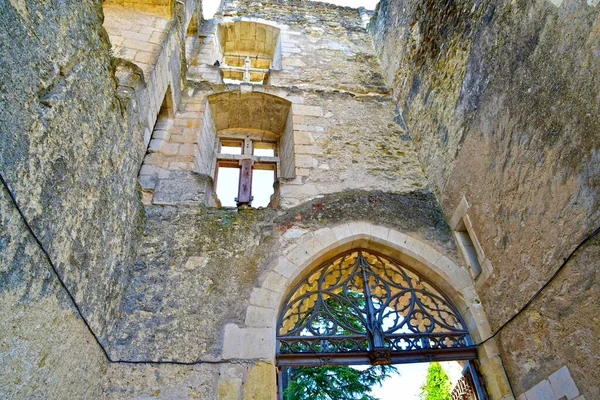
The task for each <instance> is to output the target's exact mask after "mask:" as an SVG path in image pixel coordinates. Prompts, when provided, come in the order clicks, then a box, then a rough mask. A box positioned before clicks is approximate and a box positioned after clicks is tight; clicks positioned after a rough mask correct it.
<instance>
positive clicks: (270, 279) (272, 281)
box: [262, 272, 288, 293]
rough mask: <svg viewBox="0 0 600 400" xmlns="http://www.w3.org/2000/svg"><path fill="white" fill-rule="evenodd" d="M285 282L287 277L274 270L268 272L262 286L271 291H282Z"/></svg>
mask: <svg viewBox="0 0 600 400" xmlns="http://www.w3.org/2000/svg"><path fill="white" fill-rule="evenodd" d="M287 283H288V279H287V278H286V277H284V276H282V275H279V274H278V273H275V272H269V273H268V274H267V277H266V278H265V281H264V282H263V284H262V288H263V289H267V290H270V291H272V292H277V293H283V291H284V290H285V287H286V285H287Z"/></svg>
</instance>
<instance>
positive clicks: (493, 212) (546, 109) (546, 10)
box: [370, 0, 600, 398]
mask: <svg viewBox="0 0 600 400" xmlns="http://www.w3.org/2000/svg"><path fill="white" fill-rule="evenodd" d="M596 4H597V3H596V2H591V1H588V2H587V3H586V2H583V1H567V2H561V1H558V2H549V1H541V0H540V1H535V2H525V1H516V2H509V1H481V2H476V3H472V2H453V3H445V2H441V1H436V0H431V1H425V2H412V1H403V0H391V1H383V2H382V3H380V6H379V8H378V10H377V12H376V16H375V19H374V20H373V21H372V24H371V26H370V29H371V32H372V34H373V37H374V41H375V46H376V49H377V54H378V56H379V58H380V60H381V62H382V66H383V69H384V71H385V72H384V75H385V76H386V80H387V82H388V84H389V85H390V86H391V87H392V88H393V93H394V94H393V96H394V99H395V100H396V102H397V104H398V107H399V108H400V109H401V111H402V116H403V119H404V121H405V123H406V126H407V129H408V132H409V134H410V137H411V138H412V139H413V140H414V142H415V145H416V147H417V152H418V153H419V158H420V160H421V162H422V165H423V167H424V169H425V171H426V174H427V176H428V180H429V182H430V184H431V186H432V189H433V190H434V192H435V193H436V196H437V198H438V200H439V201H440V203H441V206H442V208H443V210H444V213H445V214H446V216H447V220H448V221H450V219H451V218H452V216H453V215H454V213H455V210H456V209H457V207H458V205H459V203H460V201H461V199H462V198H463V196H464V197H465V199H466V201H467V204H468V211H467V215H468V216H469V218H470V220H471V222H472V226H473V229H474V232H475V234H476V236H477V239H478V241H479V242H480V243H481V247H482V254H484V258H485V259H487V261H486V263H485V264H486V265H485V266H484V269H485V272H484V273H482V274H481V275H480V276H479V277H478V278H477V280H476V285H477V286H478V292H479V295H480V296H481V298H482V300H483V304H484V306H485V308H486V310H487V311H488V315H489V318H490V322H491V325H492V329H493V330H496V329H498V328H499V327H500V326H501V325H502V324H503V323H504V321H506V320H507V319H508V318H510V317H511V316H512V315H513V314H514V313H515V312H516V311H517V310H518V309H519V308H520V307H521V306H522V305H523V304H524V303H525V302H526V301H527V300H528V299H529V298H530V297H531V296H532V295H533V294H534V293H535V292H536V291H537V290H538V289H539V288H540V287H541V286H542V284H544V282H546V281H547V279H549V278H550V276H552V274H553V273H554V271H556V269H557V268H558V267H559V266H560V265H561V263H562V261H563V259H564V258H565V257H567V256H568V255H569V253H570V252H571V251H572V250H573V249H574V248H575V246H577V245H578V244H579V243H580V242H581V241H582V240H583V239H584V238H585V237H586V235H587V234H589V233H590V232H591V231H592V230H593V229H594V228H595V227H597V226H598V224H599V221H600V187H599V186H598V182H599V175H600V169H599V168H598V148H599V147H600V136H599V135H598V134H597V132H598V131H599V129H600V126H599V122H598V119H597V118H595V115H597V114H598V112H599V111H600V98H599V97H598V94H597V92H598V87H599V83H598V76H600V70H599V68H600V67H599V65H600V64H599V62H598V61H599V58H598V57H599V54H600V53H599V50H600V34H599V32H600V30H599V29H600V25H599V24H600V19H599V18H598V15H599V10H598V8H597V7H596ZM557 5H558V6H559V7H557ZM590 251H592V250H591V249H590V250H582V254H580V255H579V256H578V257H581V259H583V258H584V256H583V253H585V252H590ZM577 259H578V260H579V259H580V258H577ZM586 259H587V260H589V261H588V265H582V264H581V261H579V262H576V261H573V263H576V264H574V265H572V266H571V264H570V266H569V267H568V268H567V269H565V270H564V271H563V272H562V273H561V274H560V275H559V276H558V277H557V279H556V281H555V282H554V283H553V285H554V286H551V288H550V289H549V290H547V291H546V293H545V294H544V295H543V296H541V297H540V298H538V299H537V300H536V302H535V304H534V306H533V307H532V308H531V309H529V310H528V311H526V312H525V313H524V314H522V315H521V316H520V317H519V318H518V319H517V320H516V321H514V322H513V323H512V325H511V326H509V328H507V329H506V331H505V332H504V333H502V334H501V335H500V342H501V345H502V348H503V350H504V352H503V354H504V359H505V361H506V363H507V368H508V372H509V375H510V378H511V381H512V384H513V387H514V390H515V394H516V395H519V394H521V393H524V392H525V391H527V390H528V389H529V388H531V387H533V386H534V385H535V384H536V383H537V382H540V381H542V380H543V379H546V377H548V376H550V375H551V374H552V373H553V372H554V371H556V370H557V369H559V368H560V367H561V366H563V365H567V366H568V368H569V370H570V371H571V373H572V374H573V377H574V380H575V382H576V384H577V386H578V387H579V389H580V390H581V392H582V393H583V394H584V395H585V396H586V397H587V398H596V397H598V396H599V395H600V388H599V386H598V382H600V377H599V376H598V375H597V371H600V366H599V364H598V361H597V356H596V355H597V354H598V349H597V348H595V347H594V346H595V345H594V344H592V343H594V342H595V341H594V340H591V339H589V338H591V337H594V336H598V334H599V331H598V327H597V324H594V323H592V322H591V321H593V320H594V318H596V315H597V314H598V311H600V310H599V308H598V307H599V305H598V304H597V303H595V304H592V303H593V302H592V303H589V300H584V299H590V298H594V296H595V293H596V291H597V286H598V277H597V274H596V273H595V272H594V268H595V267H594V263H597V258H596V260H595V261H594V259H593V258H586ZM482 261H483V260H482ZM482 263H483V262H482ZM583 276H586V278H585V283H583V280H582V281H579V279H584V278H582V277H583ZM552 287H554V288H555V289H552ZM559 288H560V289H559ZM567 288H568V289H567ZM507 292H510V293H511V295H510V296H509V297H507V295H506V294H507ZM552 293H554V296H553V295H552ZM596 297H597V295H596ZM586 304H587V305H586ZM536 310H538V311H536ZM540 310H543V311H540ZM576 349H577V350H576ZM575 354H576V355H575ZM584 371H586V372H584Z"/></svg>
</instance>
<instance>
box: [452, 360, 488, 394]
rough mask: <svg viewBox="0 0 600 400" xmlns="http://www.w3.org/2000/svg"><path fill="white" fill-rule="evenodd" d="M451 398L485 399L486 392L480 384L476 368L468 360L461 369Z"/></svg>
mask: <svg viewBox="0 0 600 400" xmlns="http://www.w3.org/2000/svg"><path fill="white" fill-rule="evenodd" d="M451 397H452V400H486V399H487V394H486V392H485V390H484V388H483V386H482V385H481V381H480V380H479V377H478V373H477V370H476V369H475V367H474V366H473V364H471V363H470V362H469V363H467V366H466V367H465V368H464V370H463V375H462V377H461V378H460V379H459V380H458V382H457V383H456V385H455V386H454V389H452V394H451Z"/></svg>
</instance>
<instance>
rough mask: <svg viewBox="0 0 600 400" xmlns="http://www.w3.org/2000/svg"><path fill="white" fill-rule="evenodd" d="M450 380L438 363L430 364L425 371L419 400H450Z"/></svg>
mask: <svg viewBox="0 0 600 400" xmlns="http://www.w3.org/2000/svg"><path fill="white" fill-rule="evenodd" d="M450 386H451V383H450V378H448V375H446V373H445V372H444V370H443V369H442V366H441V365H440V363H438V362H432V363H430V364H429V368H428V369H427V378H426V379H425V383H424V384H423V386H421V395H420V397H421V400H450V389H451V387H450Z"/></svg>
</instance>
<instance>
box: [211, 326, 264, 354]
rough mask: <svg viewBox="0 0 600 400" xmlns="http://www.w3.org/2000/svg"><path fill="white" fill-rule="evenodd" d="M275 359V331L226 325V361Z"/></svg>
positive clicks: (224, 341)
mask: <svg viewBox="0 0 600 400" xmlns="http://www.w3.org/2000/svg"><path fill="white" fill-rule="evenodd" d="M274 357H275V329H273V328H239V327H238V326H237V325H235V324H227V325H225V333H224V338H223V358H224V359H226V360H227V359H268V360H270V359H273V358H274Z"/></svg>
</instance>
